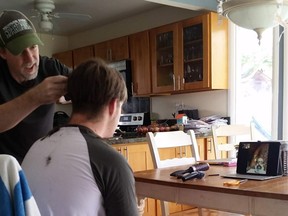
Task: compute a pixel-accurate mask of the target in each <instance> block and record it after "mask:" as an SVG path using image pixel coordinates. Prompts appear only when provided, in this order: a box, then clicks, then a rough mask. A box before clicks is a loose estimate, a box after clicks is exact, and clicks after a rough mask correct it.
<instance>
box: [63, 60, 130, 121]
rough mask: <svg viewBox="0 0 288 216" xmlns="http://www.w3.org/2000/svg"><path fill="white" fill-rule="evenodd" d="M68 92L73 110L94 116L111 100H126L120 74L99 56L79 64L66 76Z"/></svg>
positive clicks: (125, 91) (125, 90) (124, 86)
mask: <svg viewBox="0 0 288 216" xmlns="http://www.w3.org/2000/svg"><path fill="white" fill-rule="evenodd" d="M68 94H69V96H70V97H71V101H72V109H73V112H78V113H85V114H86V115H89V116H91V117H94V116H96V115H98V114H99V112H101V110H102V109H103V107H104V106H105V105H107V104H108V103H109V102H110V101H111V100H113V99H118V100H119V101H121V102H125V101H126V100H127V89H126V85H125V81H124V79H123V77H122V75H121V74H120V73H119V72H118V71H117V70H115V69H113V68H111V67H109V66H108V65H107V64H106V62H105V61H104V60H102V59H100V58H93V59H90V60H87V61H85V62H83V63H82V64H80V65H79V66H78V67H77V68H76V69H75V70H74V71H73V72H72V73H71V75H70V76H69V78H68Z"/></svg>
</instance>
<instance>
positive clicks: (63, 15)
mask: <svg viewBox="0 0 288 216" xmlns="http://www.w3.org/2000/svg"><path fill="white" fill-rule="evenodd" d="M53 16H54V17H55V18H69V19H70V18H72V19H78V20H90V19H92V16H90V15H88V14H79V13H54V15H53Z"/></svg>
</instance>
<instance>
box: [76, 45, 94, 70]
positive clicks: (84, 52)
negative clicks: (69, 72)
mask: <svg viewBox="0 0 288 216" xmlns="http://www.w3.org/2000/svg"><path fill="white" fill-rule="evenodd" d="M93 57H94V47H93V46H86V47H81V48H77V49H74V50H73V62H74V68H76V67H77V66H78V65H79V64H80V63H82V62H84V61H85V60H88V59H90V58H93Z"/></svg>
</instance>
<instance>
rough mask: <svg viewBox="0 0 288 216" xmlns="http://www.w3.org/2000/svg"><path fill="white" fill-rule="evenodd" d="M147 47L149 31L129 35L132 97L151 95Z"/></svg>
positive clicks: (148, 49)
mask: <svg viewBox="0 0 288 216" xmlns="http://www.w3.org/2000/svg"><path fill="white" fill-rule="evenodd" d="M149 45H150V42H149V31H144V32H139V33H135V34H132V35H129V50H130V59H131V61H132V79H133V95H135V96H147V95H149V94H151V71H150V48H149Z"/></svg>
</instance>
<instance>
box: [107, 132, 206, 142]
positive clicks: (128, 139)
mask: <svg viewBox="0 0 288 216" xmlns="http://www.w3.org/2000/svg"><path fill="white" fill-rule="evenodd" d="M196 138H199V139H201V138H211V134H196ZM105 141H106V142H107V143H108V144H110V145H114V144H127V143H139V142H147V138H146V136H143V137H134V138H122V137H120V138H119V137H113V138H109V139H105Z"/></svg>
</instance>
